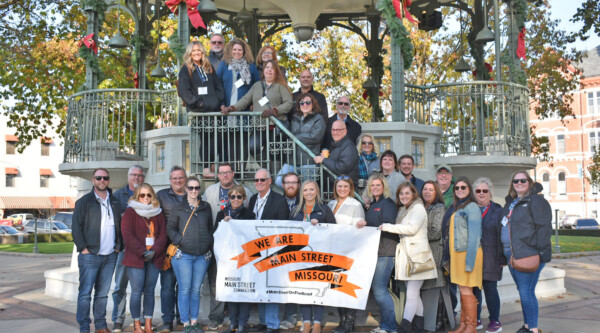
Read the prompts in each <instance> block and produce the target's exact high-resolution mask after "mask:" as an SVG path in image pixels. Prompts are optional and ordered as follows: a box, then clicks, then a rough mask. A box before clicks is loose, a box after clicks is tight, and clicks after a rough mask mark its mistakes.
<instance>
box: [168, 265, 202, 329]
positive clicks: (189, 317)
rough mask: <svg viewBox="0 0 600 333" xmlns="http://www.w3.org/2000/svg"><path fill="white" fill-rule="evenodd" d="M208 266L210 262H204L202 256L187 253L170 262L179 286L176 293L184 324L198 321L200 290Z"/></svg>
mask: <svg viewBox="0 0 600 333" xmlns="http://www.w3.org/2000/svg"><path fill="white" fill-rule="evenodd" d="M209 264H210V261H209V260H206V258H204V255H199V256H195V255H192V254H187V253H183V254H182V256H181V258H179V259H176V258H173V259H172V260H171V265H172V266H173V270H174V271H175V276H176V277H177V284H178V285H179V292H178V293H177V304H178V305H179V315H180V316H181V321H182V322H183V323H184V324H185V323H189V322H190V321H197V320H198V312H199V310H200V288H201V287H202V281H203V280H204V276H205V275H206V271H207V270H208V265H209Z"/></svg>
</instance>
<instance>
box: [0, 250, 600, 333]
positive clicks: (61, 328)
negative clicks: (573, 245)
mask: <svg viewBox="0 0 600 333" xmlns="http://www.w3.org/2000/svg"><path fill="white" fill-rule="evenodd" d="M557 257H560V258H556V259H553V260H552V262H550V263H549V264H548V265H549V266H553V267H557V268H561V269H564V270H566V278H565V286H566V289H567V293H565V294H563V295H560V296H558V297H548V298H540V299H539V305H540V319H539V323H540V328H541V329H542V330H543V332H544V333H596V332H600V294H599V293H600V253H593V254H592V255H582V254H571V255H568V256H567V255H565V256H557ZM70 261H71V255H70V254H67V255H41V254H37V255H18V254H13V253H6V252H2V253H0V333H5V332H6V333H14V332H18V333H37V332H51V333H53V332H61V333H62V332H64V333H70V332H73V333H76V332H79V330H78V325H77V322H76V321H75V310H76V304H75V303H74V302H70V301H65V300H61V299H57V298H53V297H49V296H46V295H44V289H45V280H44V271H46V270H48V269H53V268H57V267H65V266H68V265H70ZM500 297H502V295H500ZM108 303H112V301H111V300H110V297H109V302H108ZM370 303H372V302H370ZM109 305H110V304H109ZM108 313H110V312H108ZM325 314H326V316H325V321H326V322H327V324H326V326H325V328H324V330H323V331H324V332H329V331H331V330H333V328H334V327H335V326H337V311H336V309H334V308H327V309H326V311H325ZM108 317H109V318H110V316H108ZM482 317H483V318H482V319H483V324H484V327H485V326H486V325H487V310H486V309H485V308H484V310H483V312H482ZM377 318H378V314H377V311H376V307H374V306H373V305H372V304H371V305H370V306H368V307H367V310H365V311H359V318H358V320H357V327H356V331H357V332H368V331H369V330H370V329H372V328H374V327H376V326H377ZM255 321H256V311H253V315H252V316H251V318H250V322H255ZM500 321H501V322H502V325H503V332H516V331H517V330H518V329H519V328H520V327H521V325H522V324H523V323H522V315H521V306H520V303H519V302H514V303H510V304H503V305H502V308H501V315H500ZM130 323H131V318H128V320H127V321H126V322H125V324H126V325H129V324H130ZM157 324H160V319H158V322H157ZM109 327H112V323H110V322H109ZM179 329H180V330H181V327H179ZM225 329H226V327H223V328H221V329H220V330H221V331H223V330H225ZM125 331H126V332H131V331H132V327H131V326H128V327H127V328H126V330H125ZM289 331H290V332H292V331H294V330H293V329H292V330H289ZM480 332H485V330H484V331H480ZM281 333H284V331H283V330H282V331H281Z"/></svg>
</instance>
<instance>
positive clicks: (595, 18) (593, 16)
mask: <svg viewBox="0 0 600 333" xmlns="http://www.w3.org/2000/svg"><path fill="white" fill-rule="evenodd" d="M571 22H583V28H581V31H579V32H578V33H577V36H578V37H580V38H581V39H582V40H586V39H587V38H588V37H589V36H588V35H587V34H588V32H589V31H590V30H591V29H594V33H595V34H596V35H598V36H600V1H598V0H586V1H585V2H584V3H582V4H581V7H579V8H577V12H576V13H575V15H573V18H572V19H571Z"/></svg>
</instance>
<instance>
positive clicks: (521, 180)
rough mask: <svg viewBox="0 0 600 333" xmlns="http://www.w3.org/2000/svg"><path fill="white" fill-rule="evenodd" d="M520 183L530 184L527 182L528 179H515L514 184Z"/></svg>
mask: <svg viewBox="0 0 600 333" xmlns="http://www.w3.org/2000/svg"><path fill="white" fill-rule="evenodd" d="M519 182H521V184H525V183H527V182H529V181H528V180H527V178H523V179H513V184H518V183H519Z"/></svg>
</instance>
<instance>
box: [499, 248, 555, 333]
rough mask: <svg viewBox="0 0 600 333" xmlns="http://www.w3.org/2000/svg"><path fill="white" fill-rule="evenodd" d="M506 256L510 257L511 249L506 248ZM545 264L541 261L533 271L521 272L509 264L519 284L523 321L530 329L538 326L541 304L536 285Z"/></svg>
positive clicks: (509, 268)
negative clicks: (539, 304) (536, 294)
mask: <svg viewBox="0 0 600 333" xmlns="http://www.w3.org/2000/svg"><path fill="white" fill-rule="evenodd" d="M504 256H506V257H507V258H510V256H511V253H510V249H505V250H504ZM544 265H546V264H545V263H542V262H540V266H539V267H538V269H537V270H536V271H535V272H533V273H524V272H519V271H517V270H516V269H514V268H512V267H511V266H510V265H508V270H509V272H510V275H512V278H513V280H514V281H515V284H516V285H517V290H518V291H519V298H520V299H521V311H522V312H523V321H524V322H525V324H526V325H527V327H529V328H530V329H532V328H537V327H538V314H539V306H538V300H537V297H536V296H535V286H536V285H537V282H538V279H539V278H540V272H541V271H542V269H543V268H544Z"/></svg>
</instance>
